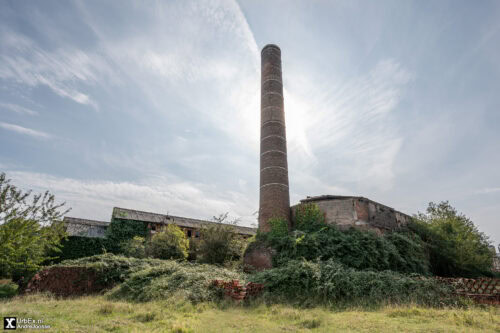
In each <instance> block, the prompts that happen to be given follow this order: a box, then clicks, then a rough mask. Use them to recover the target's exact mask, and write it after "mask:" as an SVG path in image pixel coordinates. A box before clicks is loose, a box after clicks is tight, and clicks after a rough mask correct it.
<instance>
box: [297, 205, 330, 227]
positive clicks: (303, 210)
mask: <svg viewBox="0 0 500 333" xmlns="http://www.w3.org/2000/svg"><path fill="white" fill-rule="evenodd" d="M294 224H295V229H297V230H302V231H309V230H318V229H320V228H321V227H322V226H324V224H325V215H324V214H323V213H322V212H321V210H320V209H319V207H318V205H317V204H315V203H306V204H300V205H299V206H298V207H297V208H296V209H295V214H294Z"/></svg>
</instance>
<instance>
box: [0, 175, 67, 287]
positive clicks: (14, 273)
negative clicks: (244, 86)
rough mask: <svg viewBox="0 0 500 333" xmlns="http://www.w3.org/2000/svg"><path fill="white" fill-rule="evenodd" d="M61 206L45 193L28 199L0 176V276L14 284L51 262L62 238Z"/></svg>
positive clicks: (27, 193) (27, 194) (63, 211)
mask: <svg viewBox="0 0 500 333" xmlns="http://www.w3.org/2000/svg"><path fill="white" fill-rule="evenodd" d="M64 205H65V203H62V204H56V203H55V198H54V195H52V194H50V193H49V192H48V191H46V192H45V193H43V194H35V195H32V191H31V190H30V191H27V192H25V191H23V190H21V189H19V188H17V187H16V186H14V185H12V184H11V181H10V179H7V177H6V175H5V173H0V276H4V277H11V278H12V279H13V280H15V281H18V280H19V279H20V278H21V277H22V276H24V277H25V280H26V279H27V278H29V275H31V274H33V273H34V272H35V271H36V270H37V269H38V268H39V267H40V265H41V264H42V262H44V261H46V260H49V259H53V257H52V256H51V255H50V253H54V252H57V251H58V250H59V248H60V242H61V240H62V239H64V238H66V233H65V230H64V225H63V223H62V221H61V219H62V216H63V215H64V214H66V213H67V212H68V211H69V209H68V210H63V206H64Z"/></svg>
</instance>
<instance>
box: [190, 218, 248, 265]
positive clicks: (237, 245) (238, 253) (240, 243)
mask: <svg viewBox="0 0 500 333" xmlns="http://www.w3.org/2000/svg"><path fill="white" fill-rule="evenodd" d="M227 215H228V213H225V214H221V215H219V216H218V217H216V216H214V218H213V219H214V222H216V223H211V224H209V225H205V226H203V227H202V228H201V230H200V241H199V244H198V249H197V260H198V261H200V262H204V263H209V264H224V263H226V262H230V261H233V260H238V259H240V258H241V257H242V256H243V251H244V250H245V247H246V245H247V242H246V241H245V240H244V239H242V237H241V236H240V235H238V234H237V233H236V231H235V230H234V226H235V225H237V223H238V220H233V221H231V222H229V224H227V223H224V222H225V221H226V219H227Z"/></svg>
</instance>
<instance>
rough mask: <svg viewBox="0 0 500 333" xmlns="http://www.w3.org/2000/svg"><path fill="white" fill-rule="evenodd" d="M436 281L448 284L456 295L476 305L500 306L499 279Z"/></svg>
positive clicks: (441, 279)
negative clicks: (464, 297) (467, 298)
mask: <svg viewBox="0 0 500 333" xmlns="http://www.w3.org/2000/svg"><path fill="white" fill-rule="evenodd" d="M436 279H437V280H439V281H441V282H443V283H446V284H450V285H452V286H453V287H454V288H455V292H456V293H457V294H458V295H462V296H466V297H469V298H471V299H473V300H474V301H476V302H478V303H484V304H493V305H500V279H493V278H480V279H466V278H443V277H436Z"/></svg>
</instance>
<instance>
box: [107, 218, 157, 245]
mask: <svg viewBox="0 0 500 333" xmlns="http://www.w3.org/2000/svg"><path fill="white" fill-rule="evenodd" d="M147 235H148V229H147V226H146V224H145V223H143V222H140V221H132V220H127V219H126V218H125V217H124V219H117V218H113V219H112V221H111V223H110V224H109V227H108V229H107V230H106V250H107V251H108V252H112V253H115V254H121V253H123V248H122V246H123V244H124V243H125V242H127V241H128V240H130V239H132V238H134V237H136V236H138V237H143V238H146V237H147Z"/></svg>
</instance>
